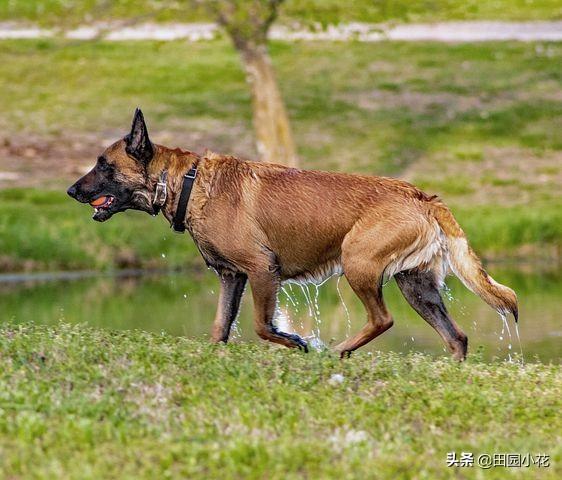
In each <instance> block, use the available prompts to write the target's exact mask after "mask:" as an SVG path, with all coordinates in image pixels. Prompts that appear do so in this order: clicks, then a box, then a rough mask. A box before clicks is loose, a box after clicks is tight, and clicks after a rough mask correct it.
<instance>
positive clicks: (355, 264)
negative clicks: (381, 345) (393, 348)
mask: <svg viewBox="0 0 562 480" xmlns="http://www.w3.org/2000/svg"><path fill="white" fill-rule="evenodd" d="M376 236H378V235H376ZM376 245H377V242H373V238H372V236H371V233H370V232H365V230H363V229H359V228H358V229H355V230H352V231H351V232H350V233H348V235H347V236H346V238H345V240H344V242H343V244H342V265H343V271H344V275H345V277H346V279H347V281H348V282H349V285H350V286H351V288H352V289H353V291H354V292H355V293H356V294H357V296H358V297H359V298H360V300H361V302H363V305H364V306H365V309H366V310H367V323H366V324H365V326H364V327H363V328H362V329H361V330H360V331H359V333H357V335H355V336H353V337H351V338H348V339H347V340H345V341H343V342H342V343H340V344H339V345H337V346H336V347H335V349H336V351H337V352H339V354H340V356H341V357H342V358H343V357H345V356H349V355H350V354H351V352H352V351H354V350H356V349H357V348H359V347H361V346H363V345H365V344H366V343H368V342H370V341H371V340H373V339H374V338H375V337H377V336H379V335H380V334H381V333H384V332H385V331H386V330H388V329H389V328H390V327H392V324H393V320H392V317H391V315H390V313H388V310H387V309H386V306H385V304H384V300H383V297H382V277H383V271H384V265H385V259H386V257H387V255H386V254H385V251H386V249H385V247H386V246H385V245H382V248H381V249H376ZM390 251H392V250H390Z"/></svg>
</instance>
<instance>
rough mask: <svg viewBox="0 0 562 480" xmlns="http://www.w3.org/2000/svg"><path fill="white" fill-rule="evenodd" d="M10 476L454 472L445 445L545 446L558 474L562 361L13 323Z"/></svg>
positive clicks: (5, 400) (6, 381)
mask: <svg viewBox="0 0 562 480" xmlns="http://www.w3.org/2000/svg"><path fill="white" fill-rule="evenodd" d="M0 358H1V359H2V364H3V368H2V371H1V372H0V387H1V388H0V409H1V410H2V415H1V416H0V455H1V457H2V474H3V475H4V476H5V477H6V478H20V477H25V478H53V477H56V478H61V479H72V478H80V479H87V478H116V477H119V478H179V477H182V478H219V477H221V478H256V479H257V478H265V477H267V478H272V479H277V478H278V479H290V478H361V479H363V478H373V476H374V475H376V477H377V478H420V479H425V478H427V479H429V478H431V479H435V478H451V477H452V476H455V475H458V476H459V478H461V477H462V478H465V475H470V476H472V475H473V474H476V475H478V474H482V473H483V472H482V471H481V470H480V469H479V468H478V467H473V468H470V469H460V470H455V469H452V468H447V467H446V463H445V461H446V454H447V452H451V451H455V452H458V453H459V454H460V452H461V451H462V452H473V453H474V454H475V457H476V456H477V455H478V454H481V453H490V454H492V453H502V452H504V453H508V452H510V453H513V452H515V453H522V454H524V453H527V452H529V453H531V454H537V453H547V454H549V455H550V458H551V466H550V468H544V469H538V467H536V466H531V467H529V468H528V469H524V470H523V471H522V470H520V469H516V468H495V469H491V470H489V471H488V472H486V477H487V478H498V479H503V478H508V477H511V476H514V477H515V478H519V476H520V475H521V474H523V473H525V474H530V475H533V476H534V477H536V478H538V475H540V474H542V475H541V476H540V478H559V475H560V473H561V470H560V460H561V458H560V457H561V453H562V451H561V448H560V441H559V440H560V438H559V435H560V428H561V427H562V425H561V422H560V415H559V412H560V407H561V404H560V398H561V397H560V393H561V388H562V378H561V376H560V369H559V367H558V366H554V365H542V364H526V365H519V364H516V363H511V364H510V363H493V364H486V363H482V362H481V361H480V360H479V359H478V358H477V357H474V356H473V357H471V358H469V360H468V361H467V362H466V363H464V364H462V365H459V364H456V363H455V362H453V361H451V360H448V359H443V360H434V359H430V358H428V357H425V356H423V355H407V356H402V355H396V354H377V353H375V354H374V355H372V356H371V355H367V354H361V353H360V354H357V355H355V356H354V357H352V358H351V359H349V360H346V361H340V360H339V359H337V358H336V357H335V356H334V355H332V354H329V353H317V352H314V353H311V354H308V355H304V354H301V353H299V352H296V351H289V350H287V349H280V348H275V347H271V346H269V345H266V344H263V343H261V344H258V345H250V344H239V345H229V346H228V347H224V346H219V347H216V346H211V345H208V344H207V343H201V342H197V341H191V340H187V339H185V338H178V337H170V336H168V335H165V334H148V333H141V332H138V331H129V332H114V331H113V332H112V331H106V330H97V329H92V328H88V327H85V326H83V325H75V326H70V325H68V324H59V325H58V326H55V327H37V326H33V325H20V326H16V325H4V326H3V328H2V329H1V331H0Z"/></svg>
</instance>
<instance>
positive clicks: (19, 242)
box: [0, 189, 198, 272]
mask: <svg viewBox="0 0 562 480" xmlns="http://www.w3.org/2000/svg"><path fill="white" fill-rule="evenodd" d="M0 199H1V200H0V211H1V213H0V232H1V233H0V251H1V252H2V254H1V255H0V265H1V266H2V271H4V272H6V271H19V270H28V271H31V270H41V271H44V270H80V269H88V270H90V269H106V270H107V269H115V268H141V267H142V268H182V267H183V268H185V267H187V266H189V265H190V264H191V263H195V262H196V261H197V260H198V257H197V256H198V254H197V250H196V248H195V245H194V243H193V242H192V241H191V239H190V238H188V236H180V235H174V234H173V233H172V232H171V230H169V229H168V227H167V223H166V221H165V220H163V219H162V218H161V217H160V218H158V219H153V218H151V217H150V216H148V215H146V214H141V213H140V212H129V213H128V214H127V215H120V217H121V218H119V219H118V220H117V221H109V222H107V223H104V224H101V225H100V224H98V223H96V222H94V221H92V220H91V219H90V218H89V217H90V216H91V213H92V210H91V208H90V207H88V206H85V205H79V204H77V203H76V204H75V202H71V201H70V200H69V199H68V198H65V195H64V193H62V192H48V191H47V192H46V191H41V190H26V189H12V190H2V191H0Z"/></svg>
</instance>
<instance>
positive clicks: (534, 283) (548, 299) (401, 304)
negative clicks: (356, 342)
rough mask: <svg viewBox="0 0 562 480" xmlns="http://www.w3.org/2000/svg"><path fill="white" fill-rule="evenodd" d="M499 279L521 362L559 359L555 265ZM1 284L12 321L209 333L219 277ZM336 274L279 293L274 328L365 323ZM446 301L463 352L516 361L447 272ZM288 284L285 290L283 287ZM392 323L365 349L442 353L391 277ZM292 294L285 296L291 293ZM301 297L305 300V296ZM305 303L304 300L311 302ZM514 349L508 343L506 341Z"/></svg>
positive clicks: (246, 333) (497, 270)
mask: <svg viewBox="0 0 562 480" xmlns="http://www.w3.org/2000/svg"><path fill="white" fill-rule="evenodd" d="M488 270H489V271H490V273H491V274H492V275H493V276H494V278H495V279H496V280H498V281H499V282H501V283H504V284H506V285H509V286H511V287H512V288H513V289H514V290H515V291H516V292H517V294H518V296H519V302H520V324H519V333H520V337H521V349H522V351H523V354H524V359H525V361H542V362H554V363H560V361H561V358H562V355H561V353H562V351H561V350H562V349H561V348H560V347H561V341H562V321H561V313H562V312H561V311H562V302H561V298H562V275H561V272H560V270H559V269H556V270H554V271H552V270H545V269H543V268H539V267H536V266H531V267H527V268H521V267H518V268H513V267H512V268H506V267H500V266H495V265H494V266H490V267H488ZM15 280H18V281H14V278H12V279H9V278H7V277H4V279H3V281H1V280H0V304H1V305H2V317H3V318H4V319H10V320H11V321H13V322H28V321H33V322H35V323H38V324H56V323H58V322H59V321H61V320H63V321H65V322H70V323H76V322H85V323H87V324H89V325H92V326H98V327H106V328H112V329H143V330H148V331H152V332H160V331H165V332H168V333H170V334H173V335H184V336H188V337H193V338H202V339H204V338H208V336H209V332H210V329H211V324H212V321H213V317H214V313H215V305H216V301H217V296H218V287H219V284H218V280H217V278H216V277H215V276H214V274H212V273H211V272H209V271H205V272H199V271H196V272H183V273H177V274H149V273H141V274H138V273H137V274H136V275H131V276H94V275H90V276H87V277H83V276H80V275H70V276H66V277H65V278H63V279H57V280H52V279H47V278H46V277H29V278H26V279H25V280H24V281H21V280H22V279H21V278H19V279H18V278H16V279H15ZM340 280H341V281H340V282H339V288H338V279H337V278H333V279H330V280H329V281H328V282H326V283H325V284H324V285H322V286H321V287H320V288H319V289H318V291H317V290H316V287H314V286H309V288H308V291H303V290H301V288H300V287H299V286H295V285H293V286H292V293H291V292H290V291H289V292H288V293H289V295H287V294H285V293H281V294H280V297H279V300H280V301H279V305H280V311H281V314H280V316H279V318H278V323H279V324H280V327H281V328H283V329H285V330H288V329H292V330H293V331H296V332H297V333H299V334H301V335H304V336H311V335H314V336H315V337H316V338H318V336H319V338H320V339H321V341H322V342H323V343H324V344H327V345H330V344H334V343H337V342H339V341H341V340H342V339H343V338H345V337H346V336H347V335H349V332H351V334H353V333H355V332H357V331H358V330H359V328H361V326H362V325H363V323H364V321H365V313H364V310H363V306H362V305H361V303H360V302H359V300H358V299H357V298H356V297H355V295H354V294H353V292H352V291H351V289H350V288H349V286H348V285H347V282H346V281H345V278H341V279H340ZM447 284H448V286H449V291H448V292H446V294H445V297H448V298H447V299H446V303H447V305H448V308H449V311H450V312H451V314H452V316H453V317H454V318H455V319H456V320H457V323H458V324H459V325H460V326H461V328H462V330H463V331H464V332H465V333H466V334H467V335H468V337H469V353H475V352H480V354H481V355H482V356H483V357H484V358H485V359H488V360H493V359H499V360H505V359H509V358H510V357H511V358H514V357H515V356H516V354H518V353H519V352H520V346H519V342H518V340H517V336H516V332H515V328H514V324H513V319H508V323H509V326H510V332H511V338H510V333H509V332H508V331H507V329H505V327H504V324H503V322H502V320H501V318H500V316H499V315H498V314H497V313H496V312H494V311H493V310H492V309H491V308H490V307H488V306H487V305H486V304H485V303H484V302H482V301H481V300H480V299H479V298H478V297H476V296H475V295H473V294H472V293H470V292H469V291H468V290H466V289H465V288H464V287H463V286H462V285H461V284H460V282H458V281H457V280H456V279H454V278H452V277H449V279H448V281H447ZM287 290H288V289H287ZM384 290H385V292H384V294H385V299H386V302H387V305H388V307H389V310H390V311H391V312H392V314H393V316H394V327H393V328H391V329H390V330H389V331H387V332H385V333H384V334H383V335H382V336H380V337H379V338H377V339H375V340H374V341H372V342H371V343H370V344H369V345H367V346H365V347H363V348H362V350H364V351H376V350H380V351H400V352H408V351H416V352H423V353H428V354H432V355H437V356H439V355H448V353H446V352H445V350H444V346H443V344H442V342H441V339H440V338H439V337H438V335H437V333H436V332H435V331H434V330H433V329H432V328H431V327H430V326H429V325H427V324H426V323H425V322H424V321H423V320H422V319H421V318H420V317H418V315H417V314H416V313H415V312H414V311H413V310H412V309H411V308H410V306H409V305H408V304H407V303H406V301H405V300H404V299H403V297H402V296H401V294H400V292H399V290H398V288H397V286H396V284H395V283H394V281H391V282H389V284H388V285H387V286H385V289H384ZM289 297H290V298H289ZM307 299H308V300H309V301H307ZM309 303H310V305H309ZM233 341H235V342H241V341H252V342H254V341H260V340H259V339H258V338H257V336H256V335H255V333H254V331H253V328H252V300H251V295H250V292H249V291H246V294H245V296H244V301H243V304H242V310H241V314H240V317H239V321H238V325H237V328H236V331H235V332H233ZM510 346H511V347H510Z"/></svg>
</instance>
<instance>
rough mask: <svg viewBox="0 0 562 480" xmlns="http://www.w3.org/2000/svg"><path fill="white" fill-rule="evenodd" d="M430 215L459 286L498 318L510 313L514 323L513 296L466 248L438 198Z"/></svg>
mask: <svg viewBox="0 0 562 480" xmlns="http://www.w3.org/2000/svg"><path fill="white" fill-rule="evenodd" d="M431 212H432V214H433V216H434V217H435V219H436V220H437V223H438V224H439V226H440V227H441V230H442V231H443V233H444V234H445V238H446V245H447V259H448V262H449V265H450V267H451V270H452V271H453V273H454V274H455V275H456V276H457V277H458V278H459V279H460V280H461V281H462V283H463V284H464V285H465V286H466V288H468V289H469V290H471V291H472V292H474V293H475V294H476V295H478V296H479V297H480V298H481V299H482V300H484V301H485V302H486V303H487V304H488V305H490V306H491V307H492V308H494V309H496V310H497V311H498V312H499V313H500V314H501V315H506V314H508V313H511V314H512V315H513V317H514V318H515V321H516V322H517V320H518V316H519V314H518V309H517V296H516V295H515V292H514V291H513V290H512V289H511V288H509V287H506V286H505V285H502V284H501V283H498V282H496V281H495V280H494V279H493V278H492V277H491V276H490V275H488V273H487V272H486V270H484V268H483V267H482V263H481V262H480V259H479V258H478V256H477V255H476V254H475V253H474V251H473V250H472V248H470V246H469V245H468V241H467V239H466V235H465V234H464V232H463V230H462V228H461V227H460V225H459V224H458V223H457V221H456V220H455V217H453V214H452V213H451V211H450V210H449V209H448V208H447V206H446V205H445V204H443V203H442V202H441V201H440V200H438V199H433V200H432V201H431Z"/></svg>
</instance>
